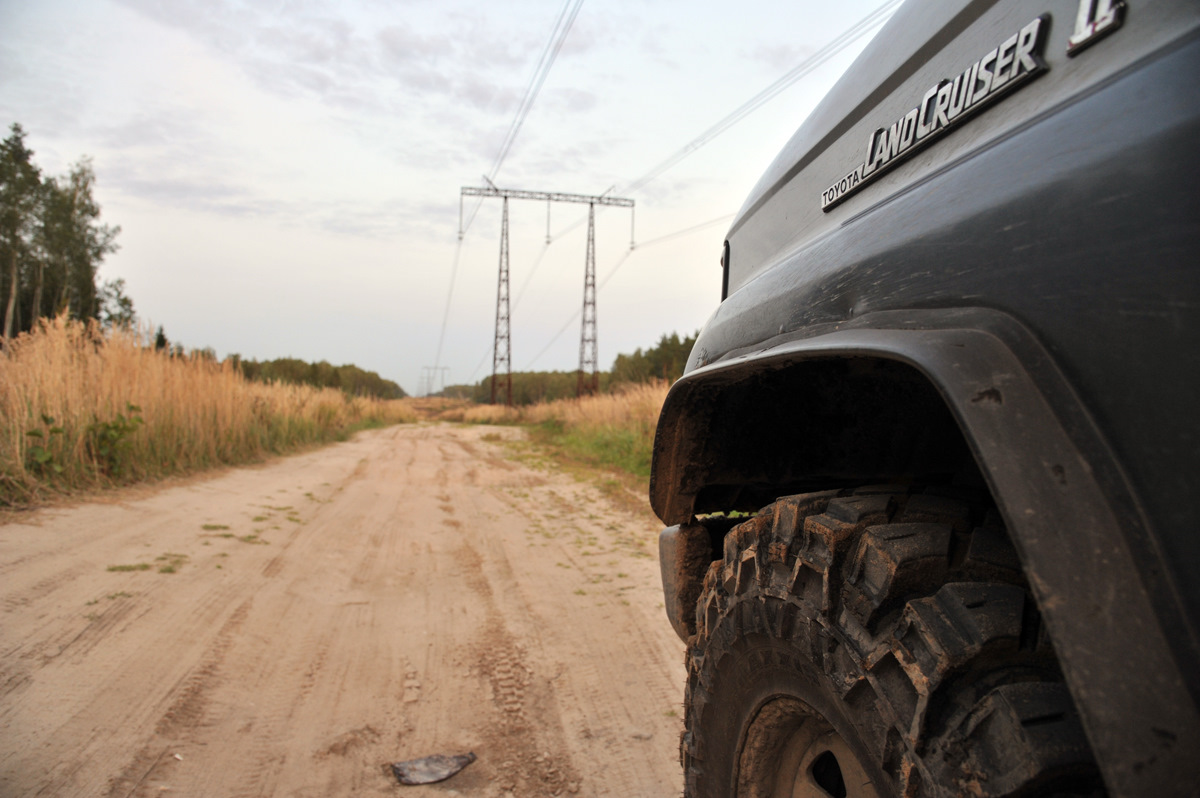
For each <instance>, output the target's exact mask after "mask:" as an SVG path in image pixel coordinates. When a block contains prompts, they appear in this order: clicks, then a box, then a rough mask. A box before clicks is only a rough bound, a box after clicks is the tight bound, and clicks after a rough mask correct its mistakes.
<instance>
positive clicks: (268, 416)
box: [0, 315, 416, 506]
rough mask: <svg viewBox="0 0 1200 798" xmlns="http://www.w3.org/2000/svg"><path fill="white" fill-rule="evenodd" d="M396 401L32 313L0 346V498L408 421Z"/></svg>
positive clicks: (125, 331)
mask: <svg viewBox="0 0 1200 798" xmlns="http://www.w3.org/2000/svg"><path fill="white" fill-rule="evenodd" d="M415 419H416V414H415V412H414V411H413V410H412V408H411V407H410V406H409V404H408V403H407V401H406V400H380V399H373V398H367V397H362V396H351V395H348V394H347V393H346V392H344V391H342V390H337V389H334V388H314V387H312V386H309V385H297V384H287V383H282V382H270V383H263V382H256V381H253V380H250V379H247V378H246V377H245V376H244V375H243V374H242V372H241V371H240V370H239V369H238V368H237V366H236V364H235V363H234V362H232V361H231V360H226V361H224V362H217V361H216V360H215V359H213V358H210V357H206V356H201V355H190V356H187V355H185V356H180V355H173V354H171V353H170V352H169V351H167V350H163V349H156V348H155V346H154V342H153V336H146V335H142V334H139V333H137V332H136V331H134V330H132V329H130V328H128V327H119V326H118V327H112V328H110V329H108V330H104V329H102V328H101V326H100V325H99V324H98V323H97V322H96V321H94V320H90V321H79V320H72V319H70V318H68V317H67V316H65V315H62V316H59V317H58V318H55V319H41V320H40V321H39V322H38V324H37V325H36V326H35V327H34V329H32V330H31V331H29V332H26V333H22V334H21V335H19V336H17V337H16V338H12V339H9V340H8V341H7V345H6V346H5V347H4V349H3V352H2V353H0V506H24V505H30V504H37V503H40V502H41V501H44V500H46V499H48V498H50V497H52V496H54V495H63V494H70V493H76V492H79V491H81V490H92V489H96V488H102V487H106V486H109V485H114V484H123V483H131V482H136V481H140V480H145V479H156V478H161V477H165V476H169V475H172V474H180V473H187V472H193V471H197V470H200V469H204V468H210V467H213V466H219V465H232V464H238V463H247V462H254V461H257V460H261V459H262V458H264V457H266V456H268V455H271V454H278V453H283V452H288V451H293V450H296V449H298V448H301V447H306V446H311V445H314V444H319V443H325V442H329V441H334V440H340V439H343V438H345V437H346V436H348V435H349V434H350V433H351V432H353V431H355V430H357V429H362V428H366V427H372V426H382V425H385V424H393V423H398V422H404V421H413V420H415Z"/></svg>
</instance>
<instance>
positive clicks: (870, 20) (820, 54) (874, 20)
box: [619, 0, 902, 194]
mask: <svg viewBox="0 0 1200 798" xmlns="http://www.w3.org/2000/svg"><path fill="white" fill-rule="evenodd" d="M901 2H902V0H888V1H887V2H886V3H884V4H883V5H881V6H880V7H879V8H877V9H875V10H874V11H872V12H871V13H870V14H867V16H865V17H863V18H862V19H860V20H859V21H858V22H856V23H855V24H854V25H852V26H850V28H849V29H847V30H846V31H845V32H843V33H842V34H841V35H840V36H838V37H837V38H836V39H834V40H833V41H831V42H830V43H829V44H827V45H825V46H824V47H822V48H821V49H820V50H818V51H817V52H815V53H813V54H812V55H811V56H809V57H808V58H806V59H804V60H803V61H802V62H800V64H798V65H797V66H796V67H795V69H793V70H791V71H790V72H788V73H787V74H786V75H784V76H783V77H781V78H780V79H779V80H777V81H775V82H774V83H772V84H771V85H770V86H768V87H767V88H765V89H763V90H762V91H760V92H759V93H758V94H756V95H754V96H753V97H751V98H750V99H749V100H747V101H746V102H744V103H742V104H741V105H740V106H739V107H738V108H737V109H735V110H734V111H733V112H732V113H730V114H729V115H728V116H726V117H725V118H724V119H722V120H721V121H719V122H717V123H716V124H715V125H713V126H712V127H710V128H709V129H708V130H706V131H704V132H703V133H701V134H700V135H699V136H697V137H696V138H695V139H692V141H690V142H689V143H688V144H686V145H685V146H684V147H682V148H681V149H679V150H678V151H676V152H675V153H674V154H672V155H671V156H670V157H668V158H667V159H666V160H664V161H662V162H661V163H659V164H658V165H657V166H655V167H654V168H653V169H651V170H650V171H649V172H646V174H644V175H642V176H641V177H639V178H637V179H636V180H634V181H633V182H632V183H629V184H628V185H627V186H624V187H623V188H621V190H620V192H619V193H620V194H632V193H633V192H634V191H637V190H638V189H639V188H641V187H643V186H645V185H646V184H647V183H649V182H650V181H652V180H654V179H655V178H656V177H658V176H659V175H660V174H662V173H663V172H665V171H667V170H668V169H670V168H671V167H672V166H674V165H675V164H677V163H679V162H680V161H682V160H683V159H684V158H686V157H688V156H689V155H691V154H692V153H693V152H695V151H696V150H698V149H700V148H701V147H703V146H704V145H705V144H707V143H709V142H710V141H712V140H713V139H715V138H716V137H717V136H719V135H721V134H722V133H724V132H725V131H726V130H728V129H729V128H731V127H733V126H734V125H735V124H737V123H738V122H740V121H741V120H742V119H744V118H745V117H747V116H749V115H750V114H751V113H753V112H754V111H756V110H758V109H759V108H761V107H762V106H763V105H765V104H766V103H767V102H769V101H770V100H772V99H773V98H774V97H775V96H776V95H778V94H779V93H780V92H782V91H783V90H784V89H786V88H788V87H789V86H791V85H792V84H793V83H795V82H796V81H798V80H800V79H801V78H803V77H804V76H806V75H808V74H809V73H811V72H812V71H813V70H815V69H816V68H817V67H819V66H821V65H822V64H824V63H825V62H826V61H828V60H829V59H831V58H833V57H834V56H835V55H837V54H838V53H840V52H841V51H842V50H844V49H846V48H847V47H849V46H850V45H851V44H852V43H854V42H855V41H856V40H858V39H860V38H861V37H862V36H863V35H864V34H865V33H867V32H868V31H870V30H871V29H872V28H875V27H877V26H878V25H880V24H882V23H883V22H884V21H885V19H886V18H887V17H888V16H889V15H890V14H891V12H892V11H893V10H895V8H896V6H898V5H900V3H901Z"/></svg>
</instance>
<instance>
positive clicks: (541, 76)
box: [433, 0, 583, 368]
mask: <svg viewBox="0 0 1200 798" xmlns="http://www.w3.org/2000/svg"><path fill="white" fill-rule="evenodd" d="M582 6H583V0H566V2H565V3H563V8H562V11H561V12H559V15H558V20H557V21H556V22H555V23H554V28H553V29H552V30H551V31H550V38H549V39H547V40H546V46H545V47H544V48H542V55H541V57H540V58H539V59H538V65H537V67H536V68H535V69H534V71H533V75H532V76H531V77H530V80H529V84H528V85H527V86H526V87H525V95H524V96H523V97H522V98H521V103H520V105H518V106H517V114H516V116H515V117H514V118H513V121H512V124H511V125H510V126H509V128H508V133H507V134H505V136H504V143H503V144H501V145H500V151H499V152H498V153H497V154H496V159H495V160H494V161H493V162H492V169H491V176H490V177H489V178H487V179H488V182H491V181H492V180H495V178H496V175H497V174H498V173H499V172H500V167H501V166H502V165H503V164H504V160H505V158H507V157H508V151H509V150H510V149H511V148H512V145H513V142H514V141H516V138H517V133H519V132H520V130H521V126H522V125H524V124H525V117H527V116H528V115H529V110H530V109H531V108H533V101H534V100H536V99H537V96H538V93H539V92H541V90H542V84H543V83H545V82H546V76H547V75H549V74H550V67H552V66H554V61H555V60H556V59H557V58H558V54H559V52H560V51H561V50H562V46H563V42H564V41H566V38H567V33H568V32H569V31H570V30H571V26H572V25H573V24H575V17H576V16H578V15H579V9H580V8H581V7H582ZM482 204H483V199H482V198H480V200H479V201H477V202H476V203H475V207H474V208H473V209H472V211H471V218H470V219H469V220H468V222H467V225H466V227H468V228H469V227H470V226H471V222H474V221H475V215H476V214H477V213H478V212H479V207H480V205H482ZM464 235H466V228H464V227H463V224H462V199H461V197H460V199H459V224H458V247H457V248H456V249H455V250H454V264H453V266H451V268H450V288H449V289H448V290H447V292H446V308H445V310H444V311H442V329H441V332H439V333H438V345H437V356H436V357H434V360H433V364H434V365H433V367H434V368H437V367H438V366H440V365H441V363H442V345H443V344H444V343H445V340H446V322H447V321H448V320H449V318H450V304H451V301H452V300H453V298H454V281H455V278H456V277H457V275H458V262H459V258H460V257H461V256H462V242H463V236H464Z"/></svg>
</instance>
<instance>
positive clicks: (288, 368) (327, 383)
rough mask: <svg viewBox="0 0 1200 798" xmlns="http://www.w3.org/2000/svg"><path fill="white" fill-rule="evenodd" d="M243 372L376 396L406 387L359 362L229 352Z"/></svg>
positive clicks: (394, 395) (397, 395) (395, 394)
mask: <svg viewBox="0 0 1200 798" xmlns="http://www.w3.org/2000/svg"><path fill="white" fill-rule="evenodd" d="M230 358H232V359H233V361H234V363H235V364H236V365H237V367H238V368H239V369H240V370H241V372H242V374H244V375H246V377H247V378H249V379H252V380H258V381H259V382H272V381H274V380H278V381H280V382H289V383H295V384H300V385H312V386H314V387H316V388H337V389H339V390H342V391H345V392H346V393H348V394H350V395H352V396H373V397H375V398H377V399H403V398H404V397H405V396H406V394H405V393H404V389H403V388H401V387H400V386H399V385H397V384H396V383H394V382H392V381H391V380H385V379H384V378H383V377H380V376H379V375H378V374H376V373H375V372H373V371H364V370H363V369H360V368H359V367H358V366H352V365H346V366H331V365H330V364H329V363H326V362H325V361H324V360H322V361H321V362H319V363H306V362H305V361H303V360H297V359H296V358H291V357H281V358H279V359H277V360H264V361H262V362H259V361H257V360H243V359H242V358H240V357H238V356H237V355H230Z"/></svg>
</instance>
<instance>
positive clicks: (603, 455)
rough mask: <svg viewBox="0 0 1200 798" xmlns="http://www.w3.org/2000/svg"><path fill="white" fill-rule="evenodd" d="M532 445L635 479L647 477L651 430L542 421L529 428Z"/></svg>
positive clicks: (648, 476)
mask: <svg viewBox="0 0 1200 798" xmlns="http://www.w3.org/2000/svg"><path fill="white" fill-rule="evenodd" d="M529 434H530V437H531V438H532V439H533V441H534V442H535V443H539V444H542V445H544V446H550V447H552V448H556V449H561V450H563V451H564V452H565V453H567V454H568V455H570V456H571V457H572V458H574V459H576V460H579V461H580V462H583V463H585V464H587V465H592V466H604V467H608V468H614V469H617V470H618V471H623V472H625V473H627V474H630V475H631V476H635V477H638V478H639V479H649V478H650V458H651V454H652V452H653V449H654V432H653V430H641V429H637V428H633V427H602V426H590V425H589V426H579V427H568V426H566V425H564V424H563V423H562V422H561V421H558V420H552V421H544V422H542V423H541V424H536V425H533V426H531V427H530V428H529Z"/></svg>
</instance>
